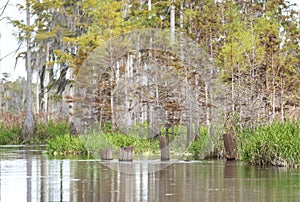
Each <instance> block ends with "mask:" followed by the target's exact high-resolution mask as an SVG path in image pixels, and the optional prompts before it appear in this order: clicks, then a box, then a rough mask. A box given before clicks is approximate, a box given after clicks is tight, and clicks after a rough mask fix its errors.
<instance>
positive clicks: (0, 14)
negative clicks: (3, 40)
mask: <svg viewBox="0 0 300 202" xmlns="http://www.w3.org/2000/svg"><path fill="white" fill-rule="evenodd" d="M8 3H9V0H7V2H6V4H5V5H4V6H3V7H1V8H0V9H2V10H1V13H0V16H2V15H3V13H4V11H5V9H6V8H7V6H8ZM3 19H5V17H3V18H1V19H0V21H2V20H3Z"/></svg>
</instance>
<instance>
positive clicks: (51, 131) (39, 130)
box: [35, 120, 70, 140]
mask: <svg viewBox="0 0 300 202" xmlns="http://www.w3.org/2000/svg"><path fill="white" fill-rule="evenodd" d="M69 133H70V127H69V124H68V123H66V121H62V122H54V121H52V120H50V121H48V122H46V123H37V124H36V131H35V136H36V137H37V138H38V139H40V140H47V139H49V138H54V137H57V136H63V135H65V134H69Z"/></svg>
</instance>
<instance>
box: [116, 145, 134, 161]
mask: <svg viewBox="0 0 300 202" xmlns="http://www.w3.org/2000/svg"><path fill="white" fill-rule="evenodd" d="M132 160H133V147H132V146H124V147H121V148H120V155H119V161H132Z"/></svg>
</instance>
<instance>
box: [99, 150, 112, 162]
mask: <svg viewBox="0 0 300 202" xmlns="http://www.w3.org/2000/svg"><path fill="white" fill-rule="evenodd" d="M100 158H101V160H113V156H112V151H111V150H110V149H102V150H101V151H100Z"/></svg>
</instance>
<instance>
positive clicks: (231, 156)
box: [223, 133, 237, 161]
mask: <svg viewBox="0 0 300 202" xmlns="http://www.w3.org/2000/svg"><path fill="white" fill-rule="evenodd" d="M223 141H224V147H225V158H226V159H227V160H229V161H232V160H236V159H237V140H236V136H235V135H234V134H228V133H225V134H223Z"/></svg>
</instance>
